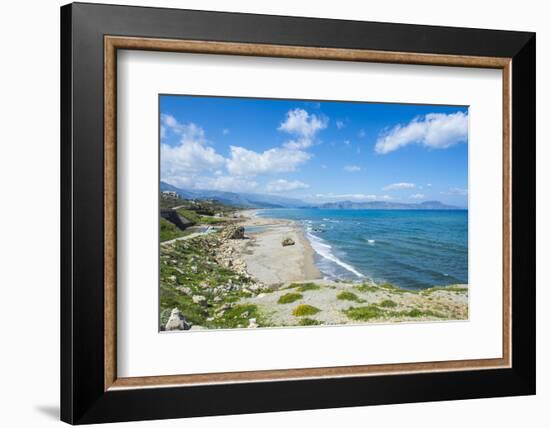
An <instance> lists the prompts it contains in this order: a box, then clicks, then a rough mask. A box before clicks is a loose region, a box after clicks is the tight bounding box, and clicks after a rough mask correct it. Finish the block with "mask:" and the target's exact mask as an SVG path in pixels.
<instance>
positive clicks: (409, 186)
mask: <svg viewBox="0 0 550 428" xmlns="http://www.w3.org/2000/svg"><path fill="white" fill-rule="evenodd" d="M414 187H415V185H414V184H413V183H393V184H389V185H387V186H386V187H384V188H383V189H382V190H385V191H388V190H399V189H414Z"/></svg>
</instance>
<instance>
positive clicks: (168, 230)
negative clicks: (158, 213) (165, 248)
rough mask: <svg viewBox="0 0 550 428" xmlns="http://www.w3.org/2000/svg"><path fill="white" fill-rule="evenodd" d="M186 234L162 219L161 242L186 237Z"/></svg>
mask: <svg viewBox="0 0 550 428" xmlns="http://www.w3.org/2000/svg"><path fill="white" fill-rule="evenodd" d="M184 235H185V232H184V231H183V230H180V229H179V228H178V227H177V226H176V225H174V224H173V223H170V222H169V221H168V220H166V219H164V218H162V217H161V218H160V242H164V241H169V240H170V239H176V238H179V237H181V236H184Z"/></svg>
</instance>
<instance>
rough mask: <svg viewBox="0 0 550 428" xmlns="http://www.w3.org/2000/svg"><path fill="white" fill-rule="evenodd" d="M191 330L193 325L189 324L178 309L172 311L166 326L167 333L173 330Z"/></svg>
mask: <svg viewBox="0 0 550 428" xmlns="http://www.w3.org/2000/svg"><path fill="white" fill-rule="evenodd" d="M190 328H191V324H190V323H188V322H187V320H186V319H185V317H184V316H183V314H182V313H181V312H180V310H179V309H178V308H174V309H172V312H170V318H168V321H167V322H166V325H165V326H164V329H165V330H166V331H172V330H189V329H190Z"/></svg>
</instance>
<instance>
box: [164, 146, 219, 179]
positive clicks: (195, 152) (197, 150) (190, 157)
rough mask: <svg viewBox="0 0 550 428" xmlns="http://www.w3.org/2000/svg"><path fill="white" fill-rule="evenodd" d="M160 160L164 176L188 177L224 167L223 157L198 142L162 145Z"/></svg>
mask: <svg viewBox="0 0 550 428" xmlns="http://www.w3.org/2000/svg"><path fill="white" fill-rule="evenodd" d="M160 158H161V161H162V165H161V170H162V174H163V175H166V176H172V175H176V174H181V175H187V174H190V173H197V172H201V171H205V170H212V169H216V168H219V167H220V166H223V164H224V161H225V160H224V158H223V156H221V155H219V154H218V153H216V151H215V150H214V149H213V148H212V147H209V146H205V145H203V144H201V143H198V142H196V141H182V142H181V143H180V144H179V145H177V146H169V145H168V144H161V146H160Z"/></svg>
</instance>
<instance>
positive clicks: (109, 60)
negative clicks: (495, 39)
mask: <svg viewBox="0 0 550 428" xmlns="http://www.w3.org/2000/svg"><path fill="white" fill-rule="evenodd" d="M118 49H129V50H147V51H165V52H180V53H201V54H213V55H216V54H217V55H241V56H262V57H279V58H299V59H322V60H333V61H357V62H378V63H394V64H416V65H439V66H454V67H475V68H493V69H501V70H502V82H503V87H502V91H503V92H502V93H503V110H502V125H503V134H502V139H503V140H502V144H503V158H502V162H503V189H502V192H503V195H502V196H503V218H502V221H503V254H502V261H503V290H502V293H503V294H502V297H503V308H502V309H503V311H502V313H503V322H502V335H503V341H502V343H503V349H502V358H493V359H476V360H458V361H433V362H422V363H404V364H380V365H358V366H344V367H322V368H305V369H283V370H262V371H246V372H228V373H204V374H189V375H171V376H148V377H128V378H119V377H117V367H116V331H117V324H116V306H117V305H116V298H117V296H116V256H117V243H116V236H117V233H116V226H117V219H116V189H117V169H116V164H117V161H116V156H117V150H116V147H117V146H116V144H117V143H116V129H117V127H116V123H117V117H116V88H117V72H116V68H117V56H116V53H117V50H118ZM511 65H512V60H511V58H497V57H477V56H459V55H436V54H419V53H407V52H382V51H369V50H359V49H335V48H318V47H302V46H282V45H265V44H248V43H228V42H211V41H196V40H169V39H154V38H137V37H119V36H105V37H104V215H105V219H104V329H105V331H104V389H105V391H107V390H111V389H124V388H151V387H165V386H176V385H177V386H192V385H200V384H219V383H237V382H261V381H274V380H277V381H281V380H297V379H311V378H337V377H357V376H370V375H382V374H385V375H392V374H404V373H422V372H442V371H459V370H471V369H477V370H480V369H496V368H509V367H511V361H512V355H511V340H512V330H511V329H512V318H511V317H512V315H511V277H512V266H511V260H512V259H511V249H512V246H511V245H512V242H511V240H512V233H511V227H512V223H511V221H512V217H511V214H512V204H511V191H512V189H511V184H512V165H511V145H512V142H511V123H512V122H511V114H512V110H511V78H512V71H511V70H512V67H511Z"/></svg>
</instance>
